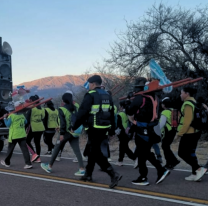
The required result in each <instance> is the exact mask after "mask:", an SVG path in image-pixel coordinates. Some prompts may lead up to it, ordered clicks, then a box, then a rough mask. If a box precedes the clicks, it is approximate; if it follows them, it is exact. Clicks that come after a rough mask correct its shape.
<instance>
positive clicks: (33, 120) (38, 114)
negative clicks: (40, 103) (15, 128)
mask: <svg viewBox="0 0 208 206" xmlns="http://www.w3.org/2000/svg"><path fill="white" fill-rule="evenodd" d="M44 117H45V111H44V109H38V108H36V107H35V108H32V111H31V117H30V124H31V129H32V132H43V131H45V127H44V125H43V121H42V120H43V119H44Z"/></svg>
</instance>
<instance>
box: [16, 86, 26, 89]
mask: <svg viewBox="0 0 208 206" xmlns="http://www.w3.org/2000/svg"><path fill="white" fill-rule="evenodd" d="M20 88H25V85H21V86H17V89H20Z"/></svg>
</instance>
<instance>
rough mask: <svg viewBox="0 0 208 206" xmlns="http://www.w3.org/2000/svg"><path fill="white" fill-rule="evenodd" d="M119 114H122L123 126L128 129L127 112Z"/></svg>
mask: <svg viewBox="0 0 208 206" xmlns="http://www.w3.org/2000/svg"><path fill="white" fill-rule="evenodd" d="M118 115H120V116H121V120H122V125H123V128H124V129H126V128H127V126H128V117H127V115H126V113H125V112H119V113H118Z"/></svg>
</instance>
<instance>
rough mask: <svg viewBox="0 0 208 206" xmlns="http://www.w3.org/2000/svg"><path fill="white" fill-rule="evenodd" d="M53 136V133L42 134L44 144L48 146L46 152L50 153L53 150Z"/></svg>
mask: <svg viewBox="0 0 208 206" xmlns="http://www.w3.org/2000/svg"><path fill="white" fill-rule="evenodd" d="M54 135H55V132H54V133H47V132H44V138H43V140H44V142H45V144H46V145H48V151H52V149H53V148H54V144H53V136H54Z"/></svg>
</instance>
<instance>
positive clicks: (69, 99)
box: [62, 93, 76, 112]
mask: <svg viewBox="0 0 208 206" xmlns="http://www.w3.org/2000/svg"><path fill="white" fill-rule="evenodd" d="M62 100H63V102H64V103H65V104H66V105H67V106H68V108H69V111H70V112H73V111H75V109H76V108H75V106H74V104H73V98H72V95H71V94H70V93H64V94H63V96H62Z"/></svg>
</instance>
